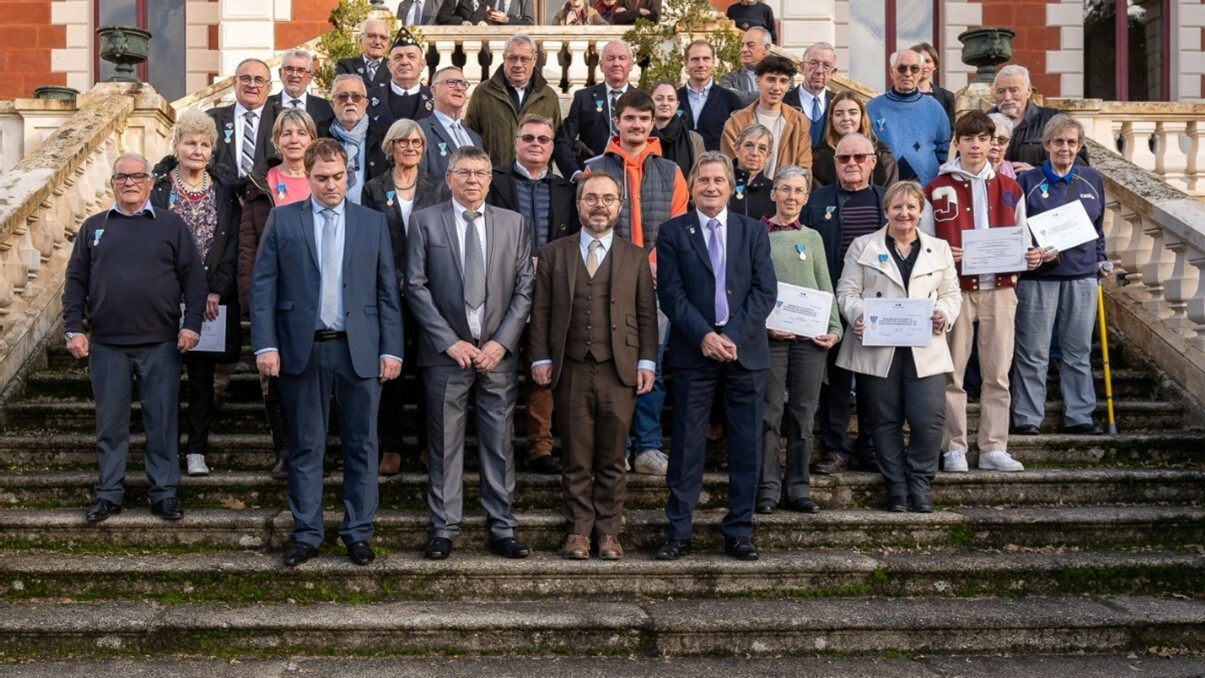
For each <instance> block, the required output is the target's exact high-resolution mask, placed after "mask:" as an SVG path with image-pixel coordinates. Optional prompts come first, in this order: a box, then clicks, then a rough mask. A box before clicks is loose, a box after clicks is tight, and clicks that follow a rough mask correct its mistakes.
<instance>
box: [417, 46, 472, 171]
mask: <svg viewBox="0 0 1205 678" xmlns="http://www.w3.org/2000/svg"><path fill="white" fill-rule="evenodd" d="M468 85H469V83H468V81H467V80H465V79H464V71H462V70H460V69H459V68H457V67H455V66H445V67H443V68H441V69H439V70H438V71H435V77H434V78H433V79H432V80H431V93H432V94H433V95H434V96H435V110H434V111H432V112H431V113H432V114H431V115H430V116H428V117H425V118H423V119H422V120H419V121H418V127H419V129H421V130H422V131H423V134H424V135H426V137H427V146H426V148H425V149H424V150H423V160H422V162H421V163H419V166H420V167H422V168H423V170H424V171H425V172H427V174H430V175H431V176H433V177H437V178H439V180H440V181H443V180H444V175H445V174H447V173H448V160H449V159H450V158H451V157H452V154H453V153H455V152H456V149H458V148H460V147H461V146H476V147H477V148H482V145H481V135H480V134H477V132H475V131H474V130H471V129H469V128H468V127H466V126H465V124H464V120H462V118H463V117H464V104H465V102H466V101H467V100H468V91H469V88H468Z"/></svg>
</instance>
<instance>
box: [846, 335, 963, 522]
mask: <svg viewBox="0 0 1205 678" xmlns="http://www.w3.org/2000/svg"><path fill="white" fill-rule="evenodd" d="M949 376H950V375H948V374H935V375H932V376H929V377H918V376H916V364H915V363H914V362H913V360H912V351H911V350H910V349H904V348H897V349H896V350H895V358H894V359H892V361H891V370H890V371H889V372H888V373H887V376H886V377H875V376H871V375H869V374H859V375H858V384H859V386H858V388H859V390H858V397H859V398H861V397H865V398H866V401H867V402H866V414H867V416H868V417H870V434H871V436H872V437H873V438H874V453H875V458H876V459H878V461H879V471H880V472H882V474H883V477H884V478H886V479H887V493H888V495H889V496H890V497H892V498H893V499H894V498H901V497H908V496H913V497H914V496H918V495H924V496H928V494H929V486H930V484H931V483H932V482H933V476H934V475H936V474H937V459H938V457H939V456H940V455H941V430H942V427H943V426H944V425H945V421H946V380H947V379H948V378H949ZM904 422H908V431H909V434H908V445H907V446H905V445H904Z"/></svg>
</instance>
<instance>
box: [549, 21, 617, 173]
mask: <svg viewBox="0 0 1205 678" xmlns="http://www.w3.org/2000/svg"><path fill="white" fill-rule="evenodd" d="M599 69H600V70H601V71H602V72H603V78H604V82H601V83H599V84H597V85H594V86H593V87H586V88H584V89H579V90H578V91H577V92H576V93H575V94H574V95H573V104H572V105H571V106H569V115H567V116H566V117H565V121H564V123H563V124H562V125H561V131H560V132H559V133H558V134H557V137H556V165H557V167H559V168H560V170H561V176H564V177H566V178H568V179H569V180H571V181H576V180H577V178H578V177H577V175H578V174H580V173H581V171H582V165H583V164H584V163H585V161H586V160H589V159H590V158H593V157H594V156H596V155H602V153H603V151H605V150H607V143H608V142H610V141H611V137H612V136H614V134H615V102H617V101H619V97H621V96H623V94H624V93H625V92H627V91H628V88H629V87H630V85H629V84H628V79H629V77H630V76H631V74H632V47H631V46H630V45H628V43H626V42H624V41H623V40H612V41H611V42H608V43H607V44H606V46H605V47H603V51H602V57H601V58H600V59H599Z"/></svg>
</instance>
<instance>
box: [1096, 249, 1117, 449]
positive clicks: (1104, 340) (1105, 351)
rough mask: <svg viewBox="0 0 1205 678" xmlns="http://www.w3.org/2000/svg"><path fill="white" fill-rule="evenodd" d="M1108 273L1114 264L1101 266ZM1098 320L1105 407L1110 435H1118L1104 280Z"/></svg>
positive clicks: (1098, 299) (1099, 282)
mask: <svg viewBox="0 0 1205 678" xmlns="http://www.w3.org/2000/svg"><path fill="white" fill-rule="evenodd" d="M1101 268H1102V269H1104V271H1105V272H1106V273H1108V272H1110V271H1112V270H1113V262H1111V261H1106V262H1104V264H1102V266H1101ZM1096 318H1097V322H1098V323H1099V324H1100V355H1101V358H1102V359H1103V360H1104V363H1105V406H1106V407H1107V408H1108V412H1109V428H1108V433H1109V435H1117V422H1116V421H1114V419H1113V375H1112V374H1111V373H1110V372H1109V330H1108V328H1106V327H1105V289H1104V280H1103V279H1097V281H1096Z"/></svg>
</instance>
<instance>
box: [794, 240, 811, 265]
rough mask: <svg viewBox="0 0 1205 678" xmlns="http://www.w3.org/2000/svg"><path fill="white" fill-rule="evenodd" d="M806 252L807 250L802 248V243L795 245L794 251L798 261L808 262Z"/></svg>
mask: <svg viewBox="0 0 1205 678" xmlns="http://www.w3.org/2000/svg"><path fill="white" fill-rule="evenodd" d="M806 250H807V248H806V247H804V246H803V244H802V243H800V244H797V245H795V251H796V252H797V253H798V254H799V260H800V261H807V260H808V255H807V252H806Z"/></svg>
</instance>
